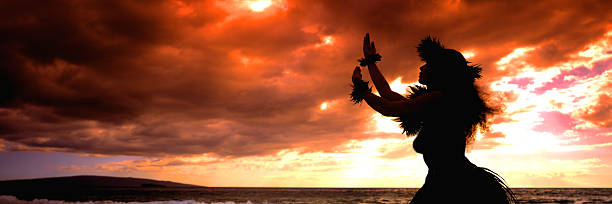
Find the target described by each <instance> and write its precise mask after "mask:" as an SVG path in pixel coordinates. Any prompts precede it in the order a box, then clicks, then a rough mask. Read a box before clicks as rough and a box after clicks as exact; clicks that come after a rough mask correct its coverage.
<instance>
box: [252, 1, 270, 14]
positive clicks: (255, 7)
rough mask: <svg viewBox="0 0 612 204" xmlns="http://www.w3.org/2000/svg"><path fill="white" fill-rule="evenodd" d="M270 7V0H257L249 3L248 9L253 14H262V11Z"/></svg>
mask: <svg viewBox="0 0 612 204" xmlns="http://www.w3.org/2000/svg"><path fill="white" fill-rule="evenodd" d="M270 5H272V1H271V0H258V1H251V2H249V8H250V9H251V10H252V11H255V12H262V11H263V10H264V9H266V8H268V7H269V6H270Z"/></svg>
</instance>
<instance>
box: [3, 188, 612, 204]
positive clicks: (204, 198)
mask: <svg viewBox="0 0 612 204" xmlns="http://www.w3.org/2000/svg"><path fill="white" fill-rule="evenodd" d="M417 190H418V189H416V188H185V189H163V188H158V189H144V190H143V189H107V190H99V191H87V192H73V193H72V194H65V193H64V194H55V195H54V194H49V193H47V194H45V193H42V194H44V195H42V196H40V195H33V194H29V195H16V196H15V195H2V196H0V203H16V204H73V203H79V204H90V203H91V204H94V203H95V204H98V203H100V204H119V203H129V204H142V203H146V204H204V203H205V204H212V203H215V204H238V203H246V204H256V203H408V202H410V200H411V198H412V196H414V194H415V193H416V191H417ZM513 191H514V193H515V194H516V197H517V198H518V200H519V202H520V203H612V188H516V189H513ZM37 196H38V197H37ZM473 196H478V193H477V192H474V195H473Z"/></svg>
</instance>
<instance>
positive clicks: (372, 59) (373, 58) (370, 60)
mask: <svg viewBox="0 0 612 204" xmlns="http://www.w3.org/2000/svg"><path fill="white" fill-rule="evenodd" d="M381 58H382V56H380V54H378V53H376V54H371V55H368V56H366V57H364V58H361V59H358V60H357V61H359V65H360V66H362V67H363V66H366V65H369V64H374V63H376V62H378V61H380V59H381Z"/></svg>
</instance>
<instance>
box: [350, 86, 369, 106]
mask: <svg viewBox="0 0 612 204" xmlns="http://www.w3.org/2000/svg"><path fill="white" fill-rule="evenodd" d="M368 84H369V82H367V81H363V80H359V81H353V85H352V87H353V91H352V92H351V101H353V103H355V104H358V103H361V101H363V99H364V98H365V95H366V94H367V93H370V92H372V87H370V86H368Z"/></svg>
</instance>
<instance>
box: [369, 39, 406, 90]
mask: <svg viewBox="0 0 612 204" xmlns="http://www.w3.org/2000/svg"><path fill="white" fill-rule="evenodd" d="M375 54H376V47H375V46H374V41H372V42H370V34H369V33H366V35H365V37H364V38H363V55H364V57H366V58H367V57H368V56H370V55H375ZM368 72H370V77H371V78H372V82H374V86H375V87H376V90H378V93H379V94H380V96H381V97H383V98H384V99H386V100H389V101H403V100H407V99H406V98H405V97H404V96H402V95H401V94H399V93H397V92H395V91H393V90H391V87H390V86H389V83H388V82H387V80H386V79H385V77H384V76H383V75H382V73H381V72H380V70H379V69H378V66H376V63H375V62H374V61H370V62H369V63H368Z"/></svg>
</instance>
